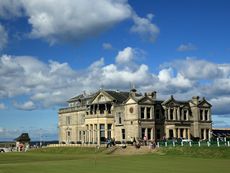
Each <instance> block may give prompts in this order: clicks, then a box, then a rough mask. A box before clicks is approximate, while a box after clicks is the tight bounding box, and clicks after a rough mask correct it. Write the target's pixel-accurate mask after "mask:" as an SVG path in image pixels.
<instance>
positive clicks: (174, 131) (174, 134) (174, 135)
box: [173, 128, 176, 138]
mask: <svg viewBox="0 0 230 173" xmlns="http://www.w3.org/2000/svg"><path fill="white" fill-rule="evenodd" d="M173 137H174V138H176V128H174V129H173Z"/></svg>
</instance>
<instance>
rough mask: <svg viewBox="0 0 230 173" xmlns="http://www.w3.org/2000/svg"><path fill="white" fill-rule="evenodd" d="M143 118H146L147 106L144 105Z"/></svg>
mask: <svg viewBox="0 0 230 173" xmlns="http://www.w3.org/2000/svg"><path fill="white" fill-rule="evenodd" d="M144 119H147V107H144Z"/></svg>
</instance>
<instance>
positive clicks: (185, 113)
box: [184, 110, 187, 120]
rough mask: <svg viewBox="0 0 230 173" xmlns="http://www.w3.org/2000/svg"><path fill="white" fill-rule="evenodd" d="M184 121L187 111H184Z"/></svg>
mask: <svg viewBox="0 0 230 173" xmlns="http://www.w3.org/2000/svg"><path fill="white" fill-rule="evenodd" d="M184 120H187V110H184Z"/></svg>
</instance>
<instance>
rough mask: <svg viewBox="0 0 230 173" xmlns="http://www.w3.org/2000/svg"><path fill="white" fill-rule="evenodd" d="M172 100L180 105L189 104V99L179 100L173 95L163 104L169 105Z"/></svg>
mask: <svg viewBox="0 0 230 173" xmlns="http://www.w3.org/2000/svg"><path fill="white" fill-rule="evenodd" d="M171 102H173V103H175V104H178V105H184V106H189V101H178V100H175V99H174V97H173V96H171V97H170V98H169V99H168V100H165V101H164V102H163V103H162V104H163V105H167V104H169V103H171Z"/></svg>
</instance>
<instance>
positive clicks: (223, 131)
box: [212, 129, 230, 136]
mask: <svg viewBox="0 0 230 173" xmlns="http://www.w3.org/2000/svg"><path fill="white" fill-rule="evenodd" d="M212 134H213V136H230V129H212Z"/></svg>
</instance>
